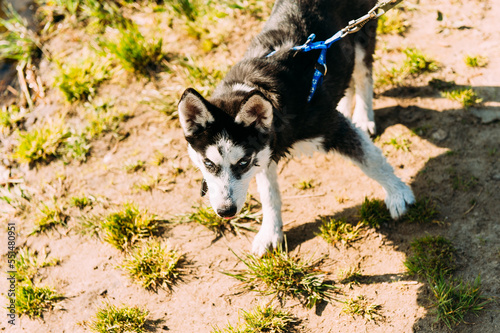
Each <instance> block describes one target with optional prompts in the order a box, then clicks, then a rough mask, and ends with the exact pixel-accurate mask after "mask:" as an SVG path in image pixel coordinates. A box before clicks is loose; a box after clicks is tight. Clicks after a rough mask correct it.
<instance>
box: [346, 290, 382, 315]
mask: <svg viewBox="0 0 500 333" xmlns="http://www.w3.org/2000/svg"><path fill="white" fill-rule="evenodd" d="M381 308H382V306H381V305H379V304H373V303H372V304H370V303H369V302H368V301H367V300H366V298H365V296H363V295H360V296H357V297H355V298H354V297H353V298H349V299H347V300H345V301H344V306H343V307H342V312H344V313H346V314H349V315H351V316H353V317H354V316H360V317H362V318H364V319H365V320H366V321H372V320H373V321H376V320H379V319H382V318H383V316H382V315H381V314H380V309H381Z"/></svg>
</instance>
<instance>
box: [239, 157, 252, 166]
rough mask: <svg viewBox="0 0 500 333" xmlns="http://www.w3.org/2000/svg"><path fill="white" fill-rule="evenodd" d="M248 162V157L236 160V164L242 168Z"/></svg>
mask: <svg viewBox="0 0 500 333" xmlns="http://www.w3.org/2000/svg"><path fill="white" fill-rule="evenodd" d="M249 162H250V160H249V159H244V160H241V161H239V162H238V166H240V167H242V168H244V167H246V166H247V165H248V163H249Z"/></svg>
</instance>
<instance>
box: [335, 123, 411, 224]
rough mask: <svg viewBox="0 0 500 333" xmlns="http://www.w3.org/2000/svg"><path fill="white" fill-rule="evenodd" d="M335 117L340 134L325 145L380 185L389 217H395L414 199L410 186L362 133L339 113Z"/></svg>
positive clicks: (403, 212) (402, 213) (404, 211)
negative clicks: (396, 173) (328, 145)
mask: <svg viewBox="0 0 500 333" xmlns="http://www.w3.org/2000/svg"><path fill="white" fill-rule="evenodd" d="M339 118H340V119H339V121H341V122H342V124H341V128H342V131H340V132H341V137H340V136H337V137H334V138H330V140H329V142H334V144H333V147H329V148H330V149H333V150H335V151H336V152H338V153H340V154H341V155H343V156H345V157H347V158H349V159H350V160H352V161H353V163H354V164H356V165H357V166H358V167H359V168H360V169H361V170H362V171H363V172H364V173H365V174H366V175H367V176H368V177H370V178H372V179H373V180H375V181H377V182H378V183H379V184H380V185H382V187H383V188H384V190H385V192H386V198H385V204H386V206H387V208H388V209H389V211H390V213H391V216H392V218H394V219H398V218H399V217H401V216H402V215H404V214H405V213H406V211H407V210H408V207H409V206H410V205H411V204H413V203H414V202H415V197H414V195H413V192H412V190H411V188H410V187H409V186H408V185H406V184H405V183H404V182H403V181H402V180H401V179H399V178H398V177H397V176H396V175H395V174H394V170H393V168H392V166H391V165H390V164H389V163H387V160H386V159H385V157H384V156H383V155H382V151H381V150H380V149H379V148H378V147H377V146H375V145H374V144H373V142H372V141H371V140H370V138H369V137H368V135H367V134H366V133H364V132H363V131H361V130H360V129H359V128H357V127H355V126H354V125H353V124H352V123H350V122H349V120H347V119H346V118H344V117H342V116H341V115H339Z"/></svg>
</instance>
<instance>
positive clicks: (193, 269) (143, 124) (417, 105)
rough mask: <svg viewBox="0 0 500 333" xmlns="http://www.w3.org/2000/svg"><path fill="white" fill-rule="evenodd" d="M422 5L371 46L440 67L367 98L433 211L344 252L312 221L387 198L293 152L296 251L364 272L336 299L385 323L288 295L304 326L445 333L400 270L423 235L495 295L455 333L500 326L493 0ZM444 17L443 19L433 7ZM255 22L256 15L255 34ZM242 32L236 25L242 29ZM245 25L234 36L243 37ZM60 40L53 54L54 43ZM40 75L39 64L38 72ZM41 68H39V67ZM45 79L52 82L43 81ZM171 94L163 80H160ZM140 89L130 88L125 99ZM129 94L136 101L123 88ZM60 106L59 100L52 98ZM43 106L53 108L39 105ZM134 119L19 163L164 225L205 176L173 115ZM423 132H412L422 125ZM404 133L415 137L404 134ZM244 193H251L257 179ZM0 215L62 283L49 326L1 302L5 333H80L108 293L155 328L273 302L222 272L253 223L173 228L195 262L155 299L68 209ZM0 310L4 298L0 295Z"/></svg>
mask: <svg viewBox="0 0 500 333" xmlns="http://www.w3.org/2000/svg"><path fill="white" fill-rule="evenodd" d="M408 4H409V7H414V8H415V10H412V11H408V12H407V13H406V15H407V17H408V22H409V23H410V28H409V31H408V32H407V34H406V35H405V36H404V37H402V36H397V35H396V36H383V37H380V39H379V42H378V45H379V50H378V51H377V55H378V57H379V58H380V60H379V61H381V62H385V63H389V62H388V61H390V60H391V59H392V58H391V57H394V61H397V56H394V54H393V53H394V52H392V53H391V52H383V51H382V49H389V50H394V49H397V48H404V47H407V46H412V47H417V48H419V49H421V50H423V51H424V52H425V53H426V54H428V55H429V56H431V57H432V58H434V59H436V60H437V61H439V62H440V64H441V68H440V69H439V71H438V72H437V73H434V74H432V75H427V76H425V77H421V78H417V79H415V80H409V81H408V82H406V83H405V86H404V87H403V88H392V89H378V91H377V94H376V98H375V101H374V107H375V113H376V120H377V127H378V132H379V134H380V136H379V138H378V139H377V140H376V144H377V145H378V146H379V147H381V148H382V150H383V151H384V153H385V155H386V156H387V158H388V160H389V162H390V163H391V165H393V166H394V168H395V172H396V174H397V175H398V176H400V177H401V178H402V179H403V180H404V181H405V182H407V183H408V184H410V185H411V187H412V188H413V190H414V191H415V194H416V196H417V197H430V198H432V199H433V200H434V201H435V202H436V203H437V204H438V208H439V211H440V213H439V216H438V218H437V220H439V221H440V222H442V223H440V224H425V225H417V224H405V223H400V224H398V223H396V224H392V225H387V226H383V227H382V228H381V229H380V230H377V231H375V230H367V231H365V232H364V234H363V237H362V238H361V239H360V240H358V241H357V242H355V243H353V245H352V246H350V247H344V246H341V245H338V246H332V245H329V244H327V243H326V242H325V241H324V240H323V239H322V238H320V237H319V236H316V235H315V233H316V232H318V228H319V225H320V216H333V217H346V218H347V219H348V220H349V221H355V220H356V218H357V214H358V210H359V207H360V205H361V203H362V202H363V200H364V198H365V197H368V198H380V199H382V198H383V197H384V193H383V190H382V188H381V187H380V186H378V185H377V184H376V183H375V182H374V181H372V180H370V179H368V178H367V177H366V176H364V175H363V174H362V172H361V171H360V170H359V169H357V168H356V167H355V166H354V165H352V164H351V163H349V162H347V161H345V160H343V159H342V158H340V157H338V156H334V155H314V156H313V157H310V158H301V159H292V160H290V161H288V163H282V165H280V169H281V173H280V175H279V181H280V185H281V190H282V195H283V203H284V204H283V218H284V221H285V227H284V228H285V232H286V237H287V240H288V247H289V250H290V251H291V252H292V253H294V254H296V253H298V254H300V255H301V256H303V257H306V258H307V257H317V256H321V255H327V257H328V260H327V262H326V263H325V266H324V269H325V270H326V271H327V272H328V273H329V276H330V278H331V279H333V280H336V279H337V275H338V273H339V271H340V270H341V269H345V268H347V267H351V266H356V265H359V267H360V268H361V272H362V274H363V275H365V276H366V277H367V278H366V279H365V280H364V282H363V283H361V284H359V285H354V286H353V287H352V289H348V288H345V289H344V290H343V292H344V294H343V295H339V296H338V298H339V300H342V299H345V298H347V297H354V296H356V295H364V296H366V298H367V299H368V300H369V301H370V302H373V303H376V304H380V305H381V314H382V315H383V319H382V320H379V321H376V322H373V321H372V322H365V320H363V319H361V318H353V317H351V316H348V315H346V314H343V313H341V309H342V303H341V302H338V301H332V302H330V303H322V304H320V305H318V306H317V307H316V308H315V309H312V310H307V309H305V308H303V307H302V306H301V305H299V303H298V302H296V301H293V300H289V301H287V302H286V304H285V306H284V307H285V309H287V310H289V311H290V312H292V313H293V314H294V315H296V316H297V317H298V318H300V320H301V324H300V326H299V327H300V331H301V332H325V333H326V332H446V331H449V330H448V329H447V328H446V327H445V326H444V325H443V324H440V323H436V322H435V319H436V317H435V315H434V313H433V309H432V308H430V307H429V305H430V302H429V299H430V297H431V296H432V295H431V294H430V291H429V288H428V287H427V286H426V285H425V284H424V283H420V282H418V281H416V280H413V279H411V278H409V277H407V276H406V275H405V267H404V265H403V262H404V260H405V258H406V256H407V254H408V251H409V244H410V243H411V241H412V240H413V239H414V238H416V237H421V236H424V235H428V234H430V235H443V236H445V237H447V238H448V239H450V240H451V241H452V243H453V245H454V246H455V247H456V248H457V250H458V253H457V259H458V264H459V266H458V270H457V272H456V275H457V276H459V277H462V278H463V279H464V280H466V281H473V280H474V279H475V277H476V276H477V275H478V274H480V275H481V280H482V289H483V292H484V294H485V295H487V296H489V297H493V298H494V302H492V303H490V304H489V305H488V306H487V309H486V310H485V311H482V312H481V313H480V314H479V316H468V317H466V321H467V323H465V324H461V325H459V326H458V327H455V328H454V329H453V332H481V333H493V332H500V315H499V311H500V306H499V305H498V302H497V300H498V296H500V278H499V276H500V223H499V222H500V221H499V216H500V205H499V203H500V191H499V188H500V158H499V156H500V123H499V122H498V121H492V122H485V121H487V119H486V118H484V119H483V118H480V117H478V116H477V115H480V116H483V117H484V115H485V114H486V113H491V114H493V115H494V114H495V113H499V112H500V88H499V87H500V75H499V74H500V58H499V57H498V54H499V53H500V43H498V41H499V40H500V28H499V27H500V26H499V24H500V23H499V21H498V17H500V1H498V0H490V1H479V0H478V1H465V2H462V1H452V2H448V1H441V0H434V1H427V2H425V3H422V2H421V3H420V4H418V3H416V2H414V1H408ZM438 10H439V11H441V12H442V13H443V14H444V18H445V19H444V21H437V20H436V17H437V11H438ZM259 25H260V23H254V24H253V26H252V27H253V28H252V29H253V31H251V32H248V34H251V35H253V34H255V33H257V32H258V29H259V28H258V27H259ZM240 30H241V29H240ZM239 33H242V32H241V31H239ZM249 38H250V36H245V38H244V39H238V38H237V37H234V39H235V40H238V43H237V44H236V45H238V47H237V48H235V49H232V51H231V52H228V53H229V56H230V59H231V62H235V61H237V59H238V58H239V57H240V56H241V54H242V52H243V51H244V45H245V43H246V42H248V40H249ZM58 43H63V44H64V42H61V41H59V42H57V41H54V42H52V44H51V47H53V48H56V47H58ZM471 53H472V54H480V55H482V56H486V57H488V58H489V64H488V66H487V67H485V68H480V69H473V68H468V67H466V66H465V64H464V62H463V57H464V55H466V54H471ZM42 68H43V66H42ZM42 76H43V72H42ZM431 77H439V78H442V79H446V80H454V81H455V82H456V83H457V84H459V85H464V86H472V87H473V88H474V89H477V91H478V92H479V94H480V96H481V97H482V98H483V100H484V102H483V104H482V105H481V106H479V107H477V108H473V109H469V110H464V109H463V108H462V107H461V105H460V104H459V103H457V102H453V101H449V100H447V99H444V98H442V97H440V95H439V93H438V92H436V91H433V90H432V89H429V88H428V86H427V82H428V81H429V80H430V78H431ZM47 80H48V79H47ZM156 84H157V86H159V87H160V88H161V87H165V86H167V85H168V83H167V82H160V83H156ZM150 86H151V83H147V82H142V81H140V80H139V81H137V80H135V81H134V80H133V81H132V82H131V84H123V83H122V84H119V83H116V84H115V85H111V86H108V87H105V88H104V89H108V90H109V91H112V92H113V95H115V96H121V103H126V101H127V100H126V99H127V98H130V99H133V98H134V96H137V94H139V93H140V92H141V91H142V90H143V89H147V88H149V87H150ZM134 94H135V95H134ZM127 96H130V97H127ZM51 103H53V104H51ZM57 103H58V99H57V98H54V99H52V100H50V98H49V100H48V102H47V104H45V105H41V106H39V108H44V107H45V108H47V107H49V106H50V105H52V107H53V106H54V105H55V104H57ZM47 105H49V106H47ZM134 114H135V116H134V117H133V118H132V119H130V120H129V121H127V122H126V123H125V124H123V126H122V131H124V132H126V133H127V135H128V136H127V137H126V138H125V139H124V140H121V141H118V140H116V139H115V138H113V137H112V135H108V136H105V137H104V138H103V139H101V140H100V141H99V142H97V143H95V144H94V148H93V149H92V153H91V156H90V158H89V160H88V161H87V162H86V163H83V164H78V163H70V164H67V165H65V164H64V163H62V162H61V161H54V162H52V163H50V164H48V165H43V166H38V167H36V168H32V169H28V168H20V169H16V171H15V172H16V176H21V177H22V178H23V179H24V180H25V182H24V184H25V186H27V187H28V188H29V189H31V190H32V191H33V192H34V193H37V195H39V196H41V197H42V198H50V197H51V196H52V195H57V196H59V197H60V198H61V199H63V198H69V197H71V196H73V195H81V194H91V195H93V196H95V197H98V198H101V201H102V202H104V204H101V205H99V207H98V208H96V210H97V211H100V212H110V211H113V209H114V208H115V207H117V206H118V205H119V204H121V203H124V202H134V203H136V204H137V205H138V206H139V207H141V208H144V209H148V211H149V212H152V213H154V214H157V215H158V216H160V217H163V218H166V219H168V218H171V217H173V216H175V215H177V214H185V213H188V212H190V211H192V208H191V207H192V206H193V205H197V204H200V203H202V202H204V203H207V202H206V201H204V200H202V199H201V198H200V197H199V184H200V180H201V174H200V173H199V172H198V171H197V170H195V169H194V168H193V167H192V166H191V164H190V161H189V159H188V157H187V152H186V144H185V142H184V139H183V137H182V133H181V130H180V129H179V128H178V126H176V125H172V124H167V120H166V119H165V116H163V115H161V114H159V113H157V112H155V111H152V110H149V109H148V108H147V107H146V106H144V105H140V106H138V107H137V109H136V110H135V112H134ZM415 129H420V130H415ZM412 130H413V131H412ZM391 138H406V139H408V140H409V142H410V145H409V147H410V149H409V151H403V150H397V149H396V148H394V147H393V146H391V145H388V144H384V143H385V142H387V141H389V140H390V139H391ZM158 151H159V152H161V153H163V154H164V155H165V156H166V157H167V162H166V163H164V164H162V165H160V166H153V165H150V164H146V167H145V170H144V171H140V172H137V173H134V174H130V173H127V172H126V171H125V170H124V169H123V165H125V164H127V163H129V161H131V160H132V161H137V160H144V161H150V160H152V159H153V157H154V155H155V154H156V152H158ZM174 166H175V167H180V168H182V169H183V170H184V172H183V173H182V174H180V175H179V176H178V177H177V178H176V182H175V184H170V185H169V188H168V190H167V191H165V190H159V189H153V190H152V191H149V192H145V191H138V190H137V189H135V188H134V184H136V183H137V182H139V181H141V180H143V179H144V178H146V177H148V176H155V175H164V176H165V175H169V174H170V173H171V172H172V169H173V167H174ZM456 177H461V179H465V180H466V179H472V177H473V178H474V179H475V181H474V182H473V183H472V184H471V185H470V186H467V187H466V188H464V187H459V188H454V186H453V179H454V178H455V179H456ZM303 179H312V180H314V183H315V184H316V186H315V187H314V188H313V189H310V190H305V191H304V190H299V189H297V188H296V187H294V186H293V184H296V183H297V182H299V181H300V180H303ZM250 193H252V194H254V195H255V196H256V197H258V194H257V191H256V186H255V184H254V183H252V185H251V188H250ZM0 205H3V206H0V207H1V208H0V211H2V212H3V213H2V214H3V216H2V217H1V219H2V220H4V221H7V220H8V221H14V222H15V223H16V225H17V226H18V230H19V234H18V244H19V245H27V246H29V247H30V248H32V249H36V250H39V251H41V250H43V249H45V250H46V251H47V252H50V257H56V258H60V260H61V263H60V264H59V265H57V266H55V267H49V268H44V269H42V270H41V272H40V276H39V279H40V283H41V284H43V285H49V286H53V287H55V289H56V290H57V291H58V292H61V293H63V294H64V295H65V296H66V299H65V300H63V301H62V302H60V303H59V305H58V307H57V308H56V309H55V310H53V311H50V312H48V313H46V314H45V315H44V318H43V319H35V320H31V319H28V318H27V317H22V318H21V319H20V320H19V319H18V321H17V324H16V326H15V330H12V327H10V326H9V325H8V324H7V323H6V316H5V312H6V310H3V313H4V314H2V315H1V316H0V330H3V331H7V332H14V331H19V332H30V333H35V332H43V333H45V332H71V333H74V332H75V333H76V332H86V331H88V330H87V329H85V327H82V326H81V325H79V323H81V322H82V321H85V320H89V319H90V318H91V317H92V315H93V314H94V313H95V310H96V308H97V307H98V306H99V305H101V304H102V303H103V301H110V302H112V303H114V304H122V303H124V304H128V305H139V306H142V307H145V308H147V309H148V310H149V311H150V312H151V314H150V319H151V320H152V322H151V325H152V327H153V328H152V329H151V330H152V331H154V332H164V331H168V332H209V331H210V330H211V327H212V325H219V326H221V327H222V326H224V325H226V323H227V322H231V323H233V324H234V323H236V322H237V318H238V311H239V310H240V309H243V310H251V309H252V308H253V307H254V306H255V305H258V304H262V303H264V302H267V301H269V300H270V299H271V298H270V297H264V296H259V295H257V294H255V293H246V294H235V292H236V291H237V285H238V282H237V281H236V280H235V279H233V278H231V277H228V276H226V275H224V274H222V273H221V271H223V270H233V269H235V268H241V263H239V262H238V260H237V258H236V257H235V255H234V254H233V253H232V252H231V249H232V250H234V251H235V252H236V253H245V252H247V251H249V249H250V245H251V241H252V238H253V236H254V234H253V233H251V232H245V233H243V234H241V235H232V234H227V235H225V236H224V237H222V238H221V239H219V240H217V241H215V242H213V239H214V234H213V233H212V232H211V231H209V230H207V229H206V228H204V227H203V226H200V225H197V224H194V223H187V224H176V225H171V226H169V227H168V230H167V231H166V232H165V234H164V235H163V236H162V239H163V240H165V241H166V240H168V241H169V242H170V243H172V244H173V245H176V246H178V247H179V248H180V249H182V251H183V252H185V253H186V256H187V258H188V260H189V261H190V266H189V267H188V268H187V273H188V274H187V275H186V277H185V279H184V281H183V282H181V283H179V284H178V285H177V286H175V287H174V288H173V290H172V292H167V291H159V292H158V293H154V292H148V291H145V290H144V289H142V288H141V287H140V286H139V285H137V284H134V283H133V282H132V281H130V280H129V278H128V277H127V276H125V274H124V272H123V271H122V270H121V269H120V268H117V266H118V265H120V264H121V262H122V260H123V255H122V254H121V253H120V252H119V251H117V250H116V249H114V248H112V247H111V246H110V245H109V244H106V243H105V242H102V241H101V240H99V239H97V238H91V237H87V236H81V235H80V234H78V233H77V232H76V231H75V229H76V227H77V225H78V216H79V214H82V213H80V212H78V211H77V210H74V211H71V212H70V215H71V219H70V221H69V226H68V228H66V229H60V230H58V231H57V232H56V231H55V232H50V233H48V234H46V235H41V236H30V237H28V236H27V234H28V232H29V231H30V230H31V227H32V223H33V218H34V214H35V213H36V212H34V211H29V212H28V213H27V214H24V215H21V216H20V217H19V216H17V217H16V216H15V215H14V214H13V213H12V210H10V208H9V207H8V206H7V205H5V204H4V203H3V202H1V203H0ZM0 239H1V242H0V244H2V246H1V248H0V253H1V254H5V253H6V251H7V249H6V246H5V245H4V244H6V242H5V240H6V239H7V235H6V233H5V229H4V228H2V230H0ZM1 265H2V266H1V272H2V275H1V276H2V278H1V279H0V290H1V291H2V293H5V292H4V291H5V290H6V289H7V288H6V279H5V271H6V266H5V256H3V257H2V262H1ZM0 300H1V301H0V303H1V304H2V305H3V304H5V297H3V296H2V297H1V298H0Z"/></svg>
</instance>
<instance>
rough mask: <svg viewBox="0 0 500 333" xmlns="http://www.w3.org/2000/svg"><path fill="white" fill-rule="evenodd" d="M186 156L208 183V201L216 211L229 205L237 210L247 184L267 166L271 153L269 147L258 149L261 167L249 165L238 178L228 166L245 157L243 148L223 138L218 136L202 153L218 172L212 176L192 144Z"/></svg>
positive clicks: (241, 202) (257, 156)
mask: <svg viewBox="0 0 500 333" xmlns="http://www.w3.org/2000/svg"><path fill="white" fill-rule="evenodd" d="M188 151H189V156H190V157H191V159H192V160H193V163H194V164H195V165H196V166H197V167H198V168H199V169H200V170H201V173H202V174H203V177H204V178H205V181H206V182H207V186H208V194H209V198H210V204H211V205H212V208H213V209H214V211H215V212H217V210H218V209H223V208H225V207H228V206H232V205H236V208H237V211H238V212H239V211H240V210H241V208H243V205H244V204H245V201H246V194H247V191H248V185H249V184H250V180H251V179H252V178H253V176H254V175H255V173H257V172H258V171H260V170H261V169H262V167H261V166H262V165H267V164H268V163H269V159H270V156H271V150H270V148H269V147H266V148H265V149H263V150H261V151H259V152H257V154H256V156H255V159H256V160H257V161H258V163H259V165H260V166H255V165H252V166H251V167H250V168H249V170H247V171H246V172H245V173H244V174H242V175H241V177H240V178H239V179H238V178H236V176H235V175H234V174H233V171H232V170H231V167H232V166H233V165H235V164H236V163H238V162H239V161H240V160H241V159H242V158H243V157H245V150H244V149H243V148H242V147H240V146H237V145H235V144H234V143H233V142H232V141H231V140H229V139H228V138H226V137H222V138H220V139H219V140H218V141H217V143H216V144H214V145H211V146H208V147H207V148H206V150H205V156H206V158H208V159H209V160H210V161H212V163H214V164H215V165H216V166H217V167H218V168H220V171H219V172H218V173H217V174H216V175H215V174H213V173H211V172H210V171H208V170H207V168H206V166H205V164H204V158H205V157H204V156H203V155H202V154H199V153H198V152H196V151H195V150H194V149H193V148H192V147H191V146H189V148H188Z"/></svg>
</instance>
